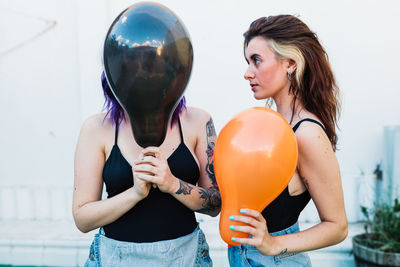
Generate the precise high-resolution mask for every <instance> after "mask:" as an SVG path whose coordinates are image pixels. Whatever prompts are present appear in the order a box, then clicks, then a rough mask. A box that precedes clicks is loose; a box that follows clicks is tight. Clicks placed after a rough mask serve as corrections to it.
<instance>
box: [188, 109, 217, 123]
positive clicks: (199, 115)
mask: <svg viewBox="0 0 400 267" xmlns="http://www.w3.org/2000/svg"><path fill="white" fill-rule="evenodd" d="M182 115H183V116H182V117H183V119H184V120H185V121H186V123H187V124H190V125H191V126H192V127H200V126H201V125H203V126H204V124H206V123H207V122H208V121H210V120H212V119H211V116H210V114H209V113H208V112H207V111H205V110H203V109H200V108H195V107H187V110H186V112H184V113H183V114H182Z"/></svg>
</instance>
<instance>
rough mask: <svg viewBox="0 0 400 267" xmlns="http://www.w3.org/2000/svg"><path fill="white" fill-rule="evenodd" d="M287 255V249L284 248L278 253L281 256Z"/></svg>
mask: <svg viewBox="0 0 400 267" xmlns="http://www.w3.org/2000/svg"><path fill="white" fill-rule="evenodd" d="M286 253H287V248H285V249H284V250H282V251H281V253H279V255H283V254H286Z"/></svg>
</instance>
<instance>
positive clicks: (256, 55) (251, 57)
mask: <svg viewBox="0 0 400 267" xmlns="http://www.w3.org/2000/svg"><path fill="white" fill-rule="evenodd" d="M256 57H260V55H259V54H256V53H255V54H252V55H251V56H250V59H251V60H253V61H254V60H255V58H256ZM245 59H246V61H247V63H249V60H248V59H247V57H245Z"/></svg>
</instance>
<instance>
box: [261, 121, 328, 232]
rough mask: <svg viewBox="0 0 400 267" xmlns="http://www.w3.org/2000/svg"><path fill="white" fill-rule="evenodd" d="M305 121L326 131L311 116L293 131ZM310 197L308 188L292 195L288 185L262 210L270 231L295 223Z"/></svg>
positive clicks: (295, 127) (294, 128) (296, 126)
mask: <svg viewBox="0 0 400 267" xmlns="http://www.w3.org/2000/svg"><path fill="white" fill-rule="evenodd" d="M303 121H309V122H313V123H316V124H318V125H319V126H321V127H322V129H323V130H324V132H325V133H326V131H325V128H324V126H322V124H321V123H319V122H318V121H316V120H313V119H310V118H307V119H303V120H301V121H299V122H298V123H296V125H295V126H294V127H293V132H296V130H297V128H299V126H300V124H301V123H302V122H303ZM310 199H311V196H310V193H309V192H308V190H306V191H304V192H303V193H301V194H300V195H296V196H291V195H290V194H289V186H286V188H285V189H284V190H283V192H282V193H281V194H280V195H279V196H278V197H277V198H276V199H275V200H274V201H272V202H271V204H269V205H268V206H267V207H266V208H265V209H264V210H263V211H262V215H263V216H264V218H265V220H266V221H267V227H268V231H269V232H270V233H273V232H277V231H280V230H283V229H286V228H288V227H290V226H292V225H293V224H295V223H296V222H297V220H298V219H299V215H300V212H301V211H302V210H303V209H304V208H305V206H306V205H307V204H308V202H309V201H310Z"/></svg>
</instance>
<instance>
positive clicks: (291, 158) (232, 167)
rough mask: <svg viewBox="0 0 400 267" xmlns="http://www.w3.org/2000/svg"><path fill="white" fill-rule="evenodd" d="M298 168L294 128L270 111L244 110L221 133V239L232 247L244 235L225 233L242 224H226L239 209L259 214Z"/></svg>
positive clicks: (217, 147)
mask: <svg viewBox="0 0 400 267" xmlns="http://www.w3.org/2000/svg"><path fill="white" fill-rule="evenodd" d="M296 165H297V142H296V137H295V135H294V133H293V130H292V128H291V127H290V125H289V124H288V123H287V121H286V120H285V119H284V118H283V117H282V116H281V115H280V114H279V113H277V112H275V111H273V110H271V109H268V108H261V107H258V108H252V109H248V110H245V111H243V112H241V113H239V114H238V115H237V116H235V117H234V118H233V119H232V120H231V121H229V122H228V123H227V124H226V125H225V127H224V128H223V129H222V130H221V132H220V134H219V136H218V138H217V142H216V145H215V152H214V167H215V175H216V178H217V182H218V186H219V189H220V192H221V200H222V209H221V216H220V224H219V229H220V235H221V237H222V239H223V240H224V241H225V242H226V243H228V244H230V245H233V246H235V245H239V244H238V243H236V242H233V241H232V240H231V238H232V237H245V238H247V237H248V236H249V235H248V234H245V233H239V232H235V231H232V230H230V229H229V226H230V225H244V224H242V223H239V222H234V221H231V220H229V216H230V215H235V214H236V215H237V214H240V213H239V211H240V209H241V208H249V209H254V210H258V211H260V212H261V211H262V210H263V209H264V208H265V207H266V206H267V205H268V204H269V203H270V202H272V201H273V200H274V199H275V198H276V197H277V196H278V195H279V194H280V193H281V192H282V191H283V189H285V187H286V186H287V184H288V183H289V181H290V179H291V178H292V176H293V174H294V171H295V169H296Z"/></svg>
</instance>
